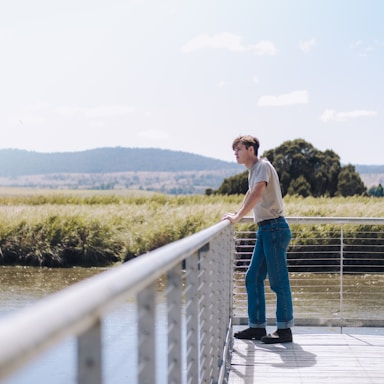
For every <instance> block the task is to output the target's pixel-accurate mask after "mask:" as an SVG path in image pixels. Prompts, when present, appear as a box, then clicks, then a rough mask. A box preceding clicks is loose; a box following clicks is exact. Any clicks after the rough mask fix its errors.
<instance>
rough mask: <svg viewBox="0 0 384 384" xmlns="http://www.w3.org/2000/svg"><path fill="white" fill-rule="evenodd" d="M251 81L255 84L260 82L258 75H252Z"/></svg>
mask: <svg viewBox="0 0 384 384" xmlns="http://www.w3.org/2000/svg"><path fill="white" fill-rule="evenodd" d="M252 82H253V83H255V84H259V83H260V79H259V77H258V76H256V75H255V76H253V78H252Z"/></svg>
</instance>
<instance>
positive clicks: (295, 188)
mask: <svg viewBox="0 0 384 384" xmlns="http://www.w3.org/2000/svg"><path fill="white" fill-rule="evenodd" d="M310 194H311V186H310V185H309V183H308V181H307V180H306V179H305V178H304V177H303V176H299V177H298V178H297V179H294V180H292V182H291V184H290V185H289V188H288V195H300V196H303V197H308V196H310Z"/></svg>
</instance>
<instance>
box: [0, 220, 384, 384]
mask: <svg viewBox="0 0 384 384" xmlns="http://www.w3.org/2000/svg"><path fill="white" fill-rule="evenodd" d="M288 221H289V223H290V225H291V228H292V233H293V239H292V242H291V245H290V247H289V249H288V265H289V270H290V278H291V285H292V291H293V299H294V307H295V314H296V316H295V317H296V325H332V326H340V327H343V326H347V325H353V326H358V325H359V326H384V321H383V319H382V308H383V306H384V293H383V292H384V289H383V288H384V274H383V272H384V235H383V233H384V226H383V225H384V219H383V218H308V217H307V218H305V217H299V218H288ZM254 242H255V228H254V225H253V224H252V221H251V219H250V218H246V219H244V220H243V221H242V223H240V224H238V225H236V226H232V225H231V224H230V223H229V222H227V221H224V222H220V223H218V224H216V225H214V226H212V227H210V228H207V229H206V230H203V231H201V232H199V233H196V234H194V235H192V236H189V237H187V238H185V239H182V240H179V241H177V242H175V243H172V244H168V245H166V246H164V247H162V248H159V249H157V250H155V251H153V252H150V253H148V254H146V255H143V256H140V257H139V258H137V259H134V260H131V261H130V262H127V263H125V264H123V265H121V266H119V267H116V268H112V269H111V270H108V271H106V272H103V273H100V274H99V275H97V276H94V277H91V278H89V279H87V280H84V281H82V282H80V283H77V284H75V285H73V286H71V287H69V288H66V289H64V290H63V291H60V292H58V293H55V294H53V295H51V296H49V297H47V298H44V299H42V300H41V301H40V302H38V303H36V304H35V305H33V306H31V307H30V308H26V309H23V310H21V311H20V312H18V313H15V314H12V315H9V316H7V317H6V318H4V319H1V320H0V380H5V379H6V378H7V377H10V376H11V375H14V374H15V373H17V372H18V371H19V370H20V369H21V368H22V367H23V366H25V365H26V364H27V363H28V362H30V361H33V360H35V359H37V358H38V357H39V356H41V355H43V354H44V352H47V351H50V350H51V348H53V347H55V346H56V345H59V344H60V343H63V342H66V340H68V338H73V340H74V343H73V344H74V348H75V350H76V362H75V364H74V366H75V372H74V374H73V375H72V376H73V382H77V383H82V384H99V383H100V384H101V383H103V382H109V377H110V376H111V374H112V375H113V370H114V368H111V367H113V366H116V365H120V364H124V358H122V357H121V356H116V357H114V356H110V354H109V353H108V352H107V351H106V350H105V349H106V348H105V345H104V339H103V335H102V328H103V327H104V328H108V329H110V328H116V327H117V326H116V324H115V323H114V321H115V319H116V318H118V319H119V325H118V327H119V328H125V325H124V321H122V322H121V318H122V317H123V318H124V316H126V313H127V312H126V308H127V306H128V307H134V308H135V311H134V312H135V316H134V318H132V317H129V316H126V319H124V320H126V332H120V331H116V334H115V335H113V336H111V338H114V339H115V341H116V339H118V343H119V352H118V353H119V354H121V355H124V353H125V356H126V359H127V360H128V359H129V364H128V362H126V363H125V364H126V368H127V367H129V368H127V369H126V372H125V374H124V382H127V383H151V384H152V383H163V382H168V383H185V384H189V383H207V382H210V383H222V382H224V381H225V375H226V371H227V367H228V361H229V358H230V349H231V343H232V340H231V336H232V326H233V325H234V324H244V323H246V321H247V319H246V315H245V313H246V294H245V289H244V274H245V271H246V269H247V265H248V263H249V260H250V257H251V254H252V250H253V246H254ZM159 284H160V285H161V289H159ZM266 289H267V303H268V307H267V310H268V311H267V312H268V317H269V320H270V321H274V313H273V312H274V309H275V308H274V307H275V302H274V294H273V293H272V292H271V291H270V290H268V284H266ZM112 333H113V332H112ZM159 334H160V340H161V341H160V342H158V340H159ZM128 345H130V346H131V351H133V353H134V356H132V355H129V354H127V352H126V351H127V349H126V348H127V347H128ZM132 345H133V347H132ZM131 353H132V352H131ZM106 360H108V361H109V362H110V361H111V360H114V361H113V364H109V365H108V364H107V368H106V362H105V361H106ZM120 362H121V363H120ZM112 382H113V381H112ZM119 382H123V381H122V380H121V381H119Z"/></svg>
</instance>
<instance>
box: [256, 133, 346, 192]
mask: <svg viewBox="0 0 384 384" xmlns="http://www.w3.org/2000/svg"><path fill="white" fill-rule="evenodd" d="M263 156H264V157H266V158H268V160H269V161H271V163H272V164H273V165H274V167H275V168H276V171H277V173H278V174H279V177H280V184H281V190H282V194H283V196H284V195H286V194H287V193H289V194H299V195H302V194H301V192H300V190H296V189H295V186H297V187H300V189H301V188H302V187H303V181H306V182H307V183H308V185H309V192H310V195H311V196H315V197H319V196H331V197H332V196H335V194H336V192H337V182H338V175H339V172H340V158H339V156H338V155H337V154H336V153H335V152H333V151H332V150H326V151H325V152H321V151H319V150H318V149H316V148H314V147H313V145H312V144H310V143H307V142H306V141H305V140H303V139H296V140H293V141H285V142H284V143H283V144H282V145H280V146H279V147H277V148H275V149H272V150H269V151H266V152H264V154H263ZM299 178H300V180H301V181H300V182H297V183H293V184H292V181H293V180H297V179H299ZM288 190H289V191H288ZM301 191H302V192H303V193H305V194H306V193H307V191H305V192H304V189H301ZM302 196H303V195H302Z"/></svg>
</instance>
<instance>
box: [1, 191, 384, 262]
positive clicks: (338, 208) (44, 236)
mask: <svg viewBox="0 0 384 384" xmlns="http://www.w3.org/2000/svg"><path fill="white" fill-rule="evenodd" d="M241 201H242V196H202V195H195V196H167V195H156V194H155V195H128V194H123V193H120V194H116V195H112V194H110V193H109V194H100V193H97V194H96V193H95V194H92V193H87V194H78V193H69V192H67V193H57V192H55V193H30V194H8V195H3V196H2V197H0V264H7V265H13V264H20V265H35V266H49V267H69V266H106V265H111V264H113V263H119V262H123V261H126V260H129V259H131V258H133V257H136V256H139V255H141V254H143V253H146V252H149V251H151V250H153V249H156V248H158V247H160V246H162V245H165V244H167V243H169V242H172V241H175V240H178V239H181V238H183V237H185V236H188V235H190V234H193V233H195V232H197V231H199V230H201V229H203V228H207V227H208V226H210V225H213V224H215V223H217V222H218V221H219V220H220V219H221V217H222V215H223V214H224V213H225V212H231V211H236V209H237V208H238V206H239V204H240V203H241ZM285 206H286V215H287V216H359V217H361V216H375V217H380V216H384V199H377V198H367V197H356V198H334V199H326V198H324V199H314V198H298V197H287V198H286V199H285Z"/></svg>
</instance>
